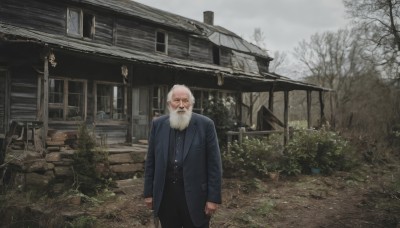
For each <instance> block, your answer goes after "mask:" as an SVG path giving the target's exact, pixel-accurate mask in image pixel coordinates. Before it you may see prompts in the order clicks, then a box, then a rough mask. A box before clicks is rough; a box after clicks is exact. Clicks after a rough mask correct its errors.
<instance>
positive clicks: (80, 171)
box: [73, 124, 108, 195]
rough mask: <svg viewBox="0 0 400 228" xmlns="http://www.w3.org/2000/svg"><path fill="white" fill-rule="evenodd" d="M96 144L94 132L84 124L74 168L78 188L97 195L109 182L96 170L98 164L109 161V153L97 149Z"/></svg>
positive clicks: (79, 135)
mask: <svg viewBox="0 0 400 228" xmlns="http://www.w3.org/2000/svg"><path fill="white" fill-rule="evenodd" d="M95 146H96V140H95V138H94V134H91V133H90V132H89V130H88V129H87V127H86V125H85V124H83V125H82V126H80V127H79V131H78V150H77V151H76V152H75V154H74V163H73V170H74V178H75V183H74V184H75V186H76V188H77V189H78V190H79V191H81V192H82V193H83V194H86V195H95V194H97V193H98V192H99V190H101V189H104V188H105V187H106V186H107V184H108V182H107V180H106V179H104V178H102V176H101V174H100V173H99V172H97V171H96V166H97V164H99V163H106V162H107V161H108V159H107V154H106V152H104V151H102V150H99V149H97V150H96V148H95Z"/></svg>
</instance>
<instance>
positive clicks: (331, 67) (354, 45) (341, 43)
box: [295, 29, 378, 124]
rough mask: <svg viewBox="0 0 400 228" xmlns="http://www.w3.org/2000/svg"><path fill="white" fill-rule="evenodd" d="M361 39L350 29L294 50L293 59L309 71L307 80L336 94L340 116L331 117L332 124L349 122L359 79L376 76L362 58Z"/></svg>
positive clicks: (327, 34)
mask: <svg viewBox="0 0 400 228" xmlns="http://www.w3.org/2000/svg"><path fill="white" fill-rule="evenodd" d="M361 35H362V34H361V33H360V31H359V30H349V29H341V30H338V31H337V32H325V33H322V34H318V33H317V34H314V35H313V36H311V38H310V40H309V41H305V40H303V41H302V42H300V43H299V46H298V47H297V48H295V56H296V57H297V58H298V60H299V61H300V62H301V63H302V64H303V65H304V66H306V68H307V69H308V77H307V78H308V80H309V81H311V82H313V83H316V84H319V85H321V86H324V87H328V88H332V89H333V90H335V93H334V95H333V103H334V107H336V110H337V112H335V114H339V115H336V116H332V120H331V121H332V123H333V124H335V123H336V121H337V120H339V121H340V122H342V121H344V120H345V119H346V118H349V115H350V112H349V110H347V107H351V105H349V104H351V102H353V100H352V98H353V97H354V96H355V95H354V94H353V91H354V88H355V87H360V84H359V83H360V78H368V77H372V76H375V75H378V72H377V71H376V68H375V64H374V63H371V59H365V58H363V54H364V52H363V50H364V43H363V42H362V40H360V39H359V37H360V36H361ZM366 89H368V88H366Z"/></svg>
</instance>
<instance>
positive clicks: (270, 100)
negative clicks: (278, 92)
mask: <svg viewBox="0 0 400 228" xmlns="http://www.w3.org/2000/svg"><path fill="white" fill-rule="evenodd" d="M268 109H269V110H270V111H271V112H274V87H273V86H272V87H271V88H270V89H269V96H268Z"/></svg>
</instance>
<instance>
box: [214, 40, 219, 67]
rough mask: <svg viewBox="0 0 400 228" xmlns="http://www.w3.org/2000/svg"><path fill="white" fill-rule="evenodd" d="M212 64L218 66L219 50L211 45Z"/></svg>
mask: <svg viewBox="0 0 400 228" xmlns="http://www.w3.org/2000/svg"><path fill="white" fill-rule="evenodd" d="M213 63H214V64H216V65H220V50H219V47H218V46H215V45H213Z"/></svg>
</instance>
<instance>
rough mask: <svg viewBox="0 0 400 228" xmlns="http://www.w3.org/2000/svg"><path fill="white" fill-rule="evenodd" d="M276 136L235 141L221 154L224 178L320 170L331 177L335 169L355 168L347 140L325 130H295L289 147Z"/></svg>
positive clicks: (291, 173)
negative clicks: (225, 176) (312, 169)
mask: <svg viewBox="0 0 400 228" xmlns="http://www.w3.org/2000/svg"><path fill="white" fill-rule="evenodd" d="M281 141H282V139H281V137H279V136H270V137H268V138H263V139H258V138H250V139H245V140H244V141H243V142H242V143H241V144H240V143H239V142H238V141H235V142H233V143H231V144H230V145H229V149H228V150H227V151H226V152H225V153H223V154H222V157H223V159H222V160H223V163H224V164H223V166H224V170H225V174H226V175H227V176H265V174H266V173H268V172H276V171H281V172H284V173H286V174H288V175H297V174H300V173H302V174H309V173H310V172H311V168H319V169H320V170H321V172H322V173H324V174H330V173H332V172H333V171H335V170H349V169H350V168H352V167H354V166H355V165H356V163H357V162H356V161H357V160H356V159H355V158H354V155H355V152H354V149H353V148H352V147H351V146H350V143H349V141H347V140H346V139H344V138H343V137H341V136H340V135H338V134H337V133H335V132H332V131H329V130H327V129H325V128H323V129H320V130H312V131H311V130H305V129H300V130H297V131H296V132H295V133H294V135H293V137H292V139H291V140H290V141H289V143H288V145H287V146H286V147H284V146H283V145H282V142H281Z"/></svg>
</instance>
